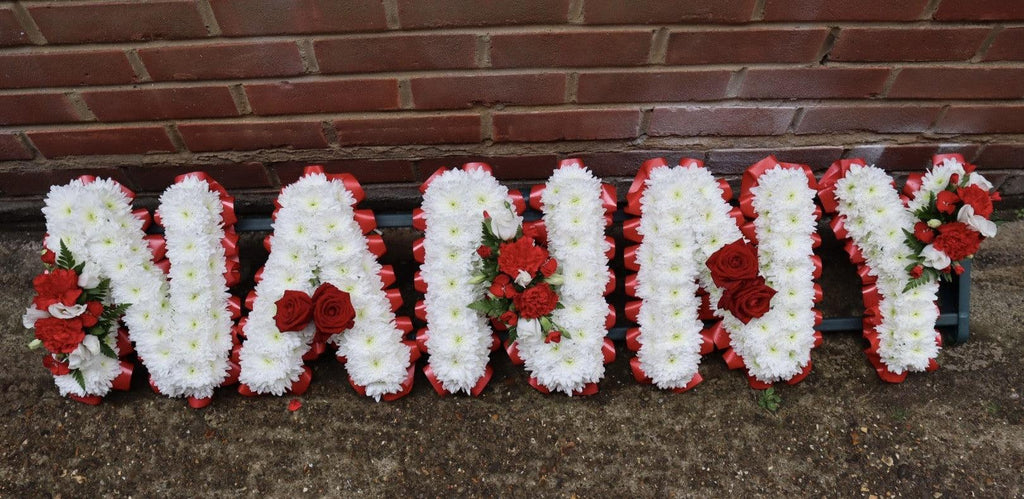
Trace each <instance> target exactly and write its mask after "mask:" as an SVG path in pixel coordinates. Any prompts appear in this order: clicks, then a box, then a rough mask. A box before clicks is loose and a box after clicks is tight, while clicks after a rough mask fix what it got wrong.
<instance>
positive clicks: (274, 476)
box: [0, 222, 1024, 497]
mask: <svg viewBox="0 0 1024 499" xmlns="http://www.w3.org/2000/svg"><path fill="white" fill-rule="evenodd" d="M260 237H261V236H260V235H252V236H250V237H247V238H246V245H245V246H243V253H242V254H243V258H246V259H248V258H255V259H256V260H259V258H263V257H264V256H265V255H263V254H261V253H259V250H258V240H259V238H260ZM386 237H387V239H388V241H389V243H391V247H393V248H400V247H406V246H405V245H406V244H407V241H408V234H405V233H402V232H401V231H398V232H393V233H389V234H387V235H386ZM40 240H41V234H40V233H39V232H3V233H0V258H2V261H3V262H4V265H3V269H0V295H2V296H4V297H5V298H6V299H5V300H3V301H2V302H0V327H2V328H3V329H2V330H3V334H0V365H2V366H4V369H3V370H2V371H0V401H2V405H0V452H2V460H0V495H2V496H9V497H28V496H50V495H52V496H63V497H78V496H98V495H118V496H126V495H133V496H143V497H148V496H156V495H169V496H195V495H204V496H231V497H233V496H237V495H242V494H244V495H253V496H255V495H269V496H275V497H276V496H323V495H342V494H344V495H366V496H385V495H386V496H394V495H409V496H417V497H418V496H425V497H428V496H451V495H453V494H457V495H499V494H501V495H507V496H526V497H532V496H537V495H543V496H574V495H578V496H595V497H600V496H609V495H616V496H618V495H630V496H634V495H636V496H711V495H713V496H722V495H725V494H733V493H735V494H742V495H744V496H747V495H787V496H790V495H792V496H823V495H827V496H835V495H839V496H865V497H867V496H878V497H884V496H912V497H943V496H944V497H966V496H974V495H977V496H996V497H1008V496H1015V495H1016V496H1020V495H1024V477H1022V474H1021V473H1022V471H1021V470H1022V469H1024V402H1022V400H1021V395H1022V393H1024V365H1022V363H1021V361H1020V359H1021V357H1022V354H1024V335H1022V333H1024V326H1022V324H1024V284H1022V282H1024V261H1022V260H1024V259H1022V258H1021V257H1022V250H1021V248H1022V247H1024V222H1013V223H1007V224H1004V225H1002V227H1001V231H1000V234H999V236H998V237H997V238H995V239H993V240H990V241H987V242H986V243H985V245H984V247H983V249H982V251H981V252H980V253H979V255H978V257H977V259H976V264H975V273H974V283H973V289H972V300H971V310H972V321H971V330H972V338H971V340H970V342H968V343H967V344H965V345H960V346H953V347H949V348H946V349H945V350H944V351H943V352H942V353H941V355H940V357H939V363H940V364H941V366H942V367H941V369H940V370H939V371H937V372H934V373H929V374H916V375H912V376H910V377H909V378H908V379H907V381H906V382H904V383H902V384H900V385H889V384H886V383H883V382H881V381H879V379H878V378H877V377H876V376H875V374H874V373H873V372H872V370H871V367H870V365H869V364H868V362H867V361H866V360H865V358H864V355H863V354H862V353H861V350H862V349H863V348H864V347H865V342H864V341H863V340H862V339H861V338H860V336H859V335H858V334H857V333H854V332H850V333H831V334H827V335H826V337H825V343H824V345H823V346H821V347H820V348H818V349H816V350H815V351H814V352H813V354H812V355H813V359H814V371H813V372H812V374H811V375H810V376H809V377H808V378H807V379H806V380H805V381H804V382H803V383H800V384H799V385H796V386H781V387H779V388H777V391H778V393H779V395H780V396H781V406H780V408H779V409H778V410H777V411H776V412H769V411H767V410H765V409H762V408H761V407H759V405H758V403H757V400H758V396H759V394H760V393H761V392H757V391H754V390H751V389H750V388H748V387H747V383H746V381H745V379H744V378H743V377H742V376H741V375H740V374H739V373H737V372H734V371H728V370H727V369H726V368H725V364H724V362H723V361H722V359H721V356H720V355H719V354H717V353H716V354H712V355H709V356H707V357H705V358H704V361H703V363H702V367H701V372H702V373H703V375H704V378H705V382H704V383H703V384H701V385H700V386H698V387H697V388H696V389H694V390H692V391H690V392H687V393H684V394H672V393H667V392H662V391H658V390H656V389H654V388H652V387H650V386H641V385H638V384H636V383H634V382H633V380H632V377H631V376H630V374H629V369H628V357H630V356H631V355H632V354H630V353H628V352H627V351H626V350H625V348H624V345H621V344H620V345H618V348H619V359H618V360H617V361H616V362H614V363H613V364H611V365H610V366H609V367H608V372H607V376H606V378H605V380H604V381H603V382H602V383H601V392H600V393H599V394H597V395H596V396H593V397H589V398H584V399H580V398H573V399H568V398H566V397H564V396H560V395H554V396H544V395H541V394H540V393H538V392H536V391H534V390H533V389H531V388H530V387H529V386H528V385H527V383H526V379H527V377H526V375H525V373H524V371H523V370H522V369H521V368H518V367H514V366H511V365H510V364H509V362H508V359H507V358H505V357H504V356H503V355H499V354H495V355H494V358H493V361H492V364H493V365H494V367H495V371H496V372H495V376H494V379H493V381H492V382H491V385H490V386H489V387H488V388H487V390H486V391H485V392H484V395H483V396H482V397H480V398H465V397H448V398H444V399H439V398H438V397H437V395H435V394H434V392H433V390H432V389H431V388H430V386H429V384H428V383H427V382H426V379H425V378H423V376H422V374H421V373H420V374H417V379H416V385H415V387H414V388H413V392H412V393H411V394H410V395H409V396H407V397H405V398H403V399H401V400H399V401H397V402H393V403H379V404H378V403H374V402H373V401H372V400H368V399H366V398H362V397H359V396H358V395H356V394H355V393H354V392H353V390H352V389H351V388H350V387H349V386H348V383H347V382H346V378H345V374H344V368H343V367H342V366H341V365H339V364H338V363H337V362H335V361H334V360H333V359H321V360H320V361H317V362H316V363H314V365H313V370H314V381H313V385H312V386H311V388H310V390H309V391H308V392H307V393H306V394H305V395H304V396H302V397H301V400H302V404H303V405H302V408H301V409H300V410H298V411H295V412H289V411H288V409H287V406H288V402H289V401H290V400H291V398H292V397H260V398H255V399H248V398H244V397H242V396H240V395H238V394H237V393H235V392H234V391H233V390H231V389H222V390H221V391H220V392H218V394H217V396H216V397H215V399H214V403H213V404H212V405H211V406H210V407H208V408H206V409H203V410H192V409H189V408H188V407H187V406H186V404H185V403H184V402H183V401H181V400H173V399H168V398H165V397H162V396H159V395H156V394H154V393H153V392H151V391H150V390H149V389H148V388H147V387H146V383H145V378H144V372H143V376H139V375H137V376H136V378H135V380H134V383H133V387H132V390H131V391H130V392H118V393H113V394H111V395H110V396H108V397H107V399H106V400H105V401H104V402H103V404H101V405H100V406H98V407H90V406H86V405H83V404H80V403H77V402H73V401H70V400H66V399H63V398H61V397H59V396H58V393H57V390H56V388H55V387H54V386H53V383H52V381H51V379H50V375H49V373H48V372H47V371H46V370H45V369H43V368H42V367H41V366H40V364H39V357H40V355H39V354H38V353H37V352H29V351H28V350H27V349H26V348H25V345H26V344H27V342H28V341H29V340H30V337H31V336H30V333H29V332H27V331H25V330H24V329H22V327H21V321H20V316H21V314H22V313H23V311H24V307H25V305H26V304H27V303H28V302H29V300H30V296H31V293H32V290H31V278H32V276H33V275H35V274H36V273H37V272H39V270H40V268H41V267H40V265H39V263H38V260H37V258H36V255H37V254H38V253H37V251H38V248H39V241H40ZM825 252H826V253H829V252H830V253H829V255H830V256H827V257H826V275H825V278H824V288H825V293H826V301H825V303H824V305H823V308H825V309H826V315H834V314H836V313H846V314H848V313H851V312H853V313H857V311H858V310H859V307H860V304H859V299H858V298H857V295H856V288H855V283H854V280H853V276H854V274H853V270H852V267H850V266H849V264H846V263H844V262H843V261H842V260H841V257H840V256H839V255H838V250H837V248H836V247H835V244H834V242H831V243H828V242H827V243H826V245H825ZM389 258H390V259H391V260H392V261H393V263H397V264H398V270H399V278H400V279H403V280H405V282H411V268H410V266H409V265H408V263H407V262H408V252H407V251H404V252H403V251H396V252H394V254H392V255H389ZM252 267H253V265H252V263H251V262H250V265H248V266H246V268H245V271H246V272H247V273H249V274H250V275H251V272H252ZM620 281H621V279H620ZM403 291H404V292H405V296H406V298H407V299H411V298H412V297H413V294H412V291H411V289H403ZM410 301H411V300H410ZM421 363H422V361H421ZM140 371H141V369H140Z"/></svg>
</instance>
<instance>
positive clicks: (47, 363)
mask: <svg viewBox="0 0 1024 499" xmlns="http://www.w3.org/2000/svg"><path fill="white" fill-rule="evenodd" d="M43 367H45V368H47V369H49V370H50V372H51V373H53V375H54V376H64V375H65V374H71V368H70V366H68V363H67V362H61V361H59V360H57V359H55V358H53V356H52V355H47V356H46V357H43Z"/></svg>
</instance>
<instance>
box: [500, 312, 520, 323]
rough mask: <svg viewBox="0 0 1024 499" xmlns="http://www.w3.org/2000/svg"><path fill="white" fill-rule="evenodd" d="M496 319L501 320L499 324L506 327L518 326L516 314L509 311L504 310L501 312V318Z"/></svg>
mask: <svg viewBox="0 0 1024 499" xmlns="http://www.w3.org/2000/svg"><path fill="white" fill-rule="evenodd" d="M498 319H499V320H501V322H504V323H505V324H506V325H508V327H515V326H516V324H519V316H517V315H516V313H515V312H513V311H511V310H506V311H504V312H502V314H501V316H500V317H498Z"/></svg>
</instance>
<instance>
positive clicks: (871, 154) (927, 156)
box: [843, 144, 939, 171]
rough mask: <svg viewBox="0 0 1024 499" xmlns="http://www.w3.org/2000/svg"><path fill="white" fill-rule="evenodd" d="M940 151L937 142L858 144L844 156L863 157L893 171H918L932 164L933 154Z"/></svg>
mask: <svg viewBox="0 0 1024 499" xmlns="http://www.w3.org/2000/svg"><path fill="white" fill-rule="evenodd" d="M938 152H939V146H938V145H935V144H914V145H899V146H897V145H886V144H872V145H863V146H857V147H853V148H851V149H849V150H848V151H846V154H844V155H843V157H846V158H861V159H863V160H864V161H865V162H867V163H868V164H873V165H875V166H878V167H879V168H884V169H886V170H892V171H916V170H921V169H924V168H925V167H926V166H930V165H931V161H932V156H933V155H935V154H937V153H938Z"/></svg>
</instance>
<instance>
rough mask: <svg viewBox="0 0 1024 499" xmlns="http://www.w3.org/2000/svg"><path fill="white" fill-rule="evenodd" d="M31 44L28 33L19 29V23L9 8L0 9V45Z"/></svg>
mask: <svg viewBox="0 0 1024 499" xmlns="http://www.w3.org/2000/svg"><path fill="white" fill-rule="evenodd" d="M30 43H32V40H30V39H29V37H28V33H25V30H23V29H21V23H19V22H18V19H17V18H16V17H14V11H12V10H11V9H9V8H3V9H0V45H28V44H30Z"/></svg>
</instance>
